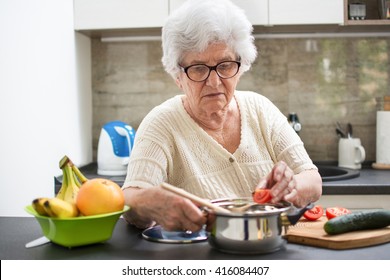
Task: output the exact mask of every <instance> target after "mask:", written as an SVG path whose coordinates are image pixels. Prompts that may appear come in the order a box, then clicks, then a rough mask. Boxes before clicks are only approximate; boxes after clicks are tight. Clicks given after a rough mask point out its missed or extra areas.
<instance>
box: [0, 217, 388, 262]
mask: <svg viewBox="0 0 390 280" xmlns="http://www.w3.org/2000/svg"><path fill="white" fill-rule="evenodd" d="M40 236H42V232H41V229H40V226H39V224H38V222H37V221H36V220H35V218H33V217H0V237H1V238H0V248H1V250H0V259H1V260H65V259H68V260H103V259H105V260H131V259H133V260H158V259H160V260H161V259H164V260H229V259H231V260H234V259H235V260H238V259H243V260H246V259H247V260H256V259H257V260H357V259H363V260H389V259H390V243H385V244H381V245H376V246H371V247H365V248H357V249H348V250H332V249H324V248H316V247H311V246H305V245H298V244H290V243H287V244H286V245H285V246H284V247H283V248H282V249H281V250H279V251H277V252H274V253H269V254H261V255H234V254H226V253H222V252H219V251H217V250H215V249H213V248H211V247H210V245H209V244H208V242H207V241H205V242H199V243H192V244H167V243H157V242H152V241H147V240H145V239H143V238H142V236H141V231H140V230H138V229H135V228H134V227H132V226H129V225H128V224H127V223H126V222H125V221H124V220H123V219H119V220H118V223H117V224H116V227H115V229H114V232H113V235H112V238H111V239H110V240H108V241H106V242H105V243H99V244H94V245H89V246H83V247H75V248H72V249H69V248H65V247H62V246H59V245H56V244H53V243H48V244H45V245H42V246H39V247H34V248H29V249H26V248H25V247H24V246H25V244H26V243H27V242H29V241H31V240H33V239H36V238H38V237H40Z"/></svg>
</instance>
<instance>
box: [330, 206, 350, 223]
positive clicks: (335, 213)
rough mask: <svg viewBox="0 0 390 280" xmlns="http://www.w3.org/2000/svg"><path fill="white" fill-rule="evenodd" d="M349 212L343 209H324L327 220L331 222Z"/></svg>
mask: <svg viewBox="0 0 390 280" xmlns="http://www.w3.org/2000/svg"><path fill="white" fill-rule="evenodd" d="M350 213H351V210H349V209H347V208H344V207H330V208H326V217H327V218H328V220H331V219H333V218H335V217H337V216H342V215H346V214H350Z"/></svg>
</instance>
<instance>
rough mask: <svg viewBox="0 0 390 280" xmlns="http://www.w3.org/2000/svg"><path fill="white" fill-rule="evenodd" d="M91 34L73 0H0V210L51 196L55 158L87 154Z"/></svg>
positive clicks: (9, 211)
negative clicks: (80, 25) (82, 27)
mask: <svg viewBox="0 0 390 280" xmlns="http://www.w3.org/2000/svg"><path fill="white" fill-rule="evenodd" d="M90 59H91V55H90V39H89V38H87V37H85V36H83V35H80V34H77V33H75V32H74V31H73V1H71V0H0V131H1V132H0V216H29V215H28V214H27V213H26V212H25V211H24V207H25V206H26V205H28V204H30V203H31V201H32V199H33V198H35V197H39V196H53V195H54V176H57V175H59V174H61V170H60V169H59V167H58V162H59V160H60V159H61V157H62V156H63V155H65V154H66V155H68V156H69V157H70V158H71V159H72V160H73V161H74V162H75V163H76V164H77V165H83V164H86V163H89V162H90V161H92V101H91V100H92V94H91V86H90V84H91V70H90V64H91V62H90Z"/></svg>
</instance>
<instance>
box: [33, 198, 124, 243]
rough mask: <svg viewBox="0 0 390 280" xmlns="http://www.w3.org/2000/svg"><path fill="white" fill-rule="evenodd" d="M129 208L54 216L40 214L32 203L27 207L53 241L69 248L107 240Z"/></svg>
mask: <svg viewBox="0 0 390 280" xmlns="http://www.w3.org/2000/svg"><path fill="white" fill-rule="evenodd" d="M129 209H130V208H129V207H128V206H125V207H124V208H123V210H122V211H118V212H112V213H107V214H101V215H93V216H80V217H74V218H52V217H46V216H41V215H39V214H38V213H37V212H36V211H35V210H34V208H33V207H32V206H31V205H28V206H26V207H25V210H26V211H27V212H28V213H29V214H31V215H33V216H34V217H35V218H36V219H37V220H38V222H39V224H40V226H41V229H42V232H43V235H45V236H46V237H47V238H48V239H49V240H50V241H51V242H53V243H56V244H58V245H62V246H65V247H69V248H71V247H77V246H84V245H90V244H94V243H101V242H104V241H107V240H108V239H110V238H111V236H112V232H113V231H114V228H115V225H116V223H117V221H118V219H119V217H120V216H121V215H122V214H123V213H125V212H126V211H128V210H129Z"/></svg>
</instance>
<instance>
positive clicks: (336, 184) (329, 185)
mask: <svg viewBox="0 0 390 280" xmlns="http://www.w3.org/2000/svg"><path fill="white" fill-rule="evenodd" d="M333 164H334V163H318V164H317V165H318V166H321V165H325V166H328V165H331V166H333ZM80 170H81V171H82V172H83V173H84V175H85V176H86V177H87V178H89V179H92V178H96V177H104V178H107V179H110V180H112V181H114V182H116V183H117V184H118V185H120V186H122V185H123V182H124V180H125V176H102V175H98V174H97V164H96V162H93V163H90V164H88V165H86V166H84V167H82V168H80ZM359 172H360V174H359V176H358V177H355V178H351V179H345V180H336V181H324V182H323V183H322V186H323V195H348V194H360V195H378V194H390V170H377V169H373V168H371V165H370V164H366V165H365V166H363V168H362V169H361V170H359ZM54 180H55V190H56V193H57V192H58V190H59V188H60V186H61V182H60V180H61V177H57V178H54Z"/></svg>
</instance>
